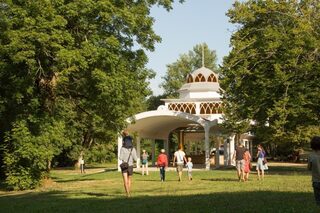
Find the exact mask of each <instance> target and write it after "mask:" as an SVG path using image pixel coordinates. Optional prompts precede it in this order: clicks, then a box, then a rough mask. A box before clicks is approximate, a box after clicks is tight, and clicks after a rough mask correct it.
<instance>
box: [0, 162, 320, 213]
mask: <svg viewBox="0 0 320 213" xmlns="http://www.w3.org/2000/svg"><path fill="white" fill-rule="evenodd" d="M269 167H270V168H269V172H268V174H267V176H266V177H265V180H264V181H258V180H256V174H255V173H252V174H251V177H250V179H251V180H250V181H249V182H244V183H242V182H238V181H237V178H236V172H235V170H234V169H228V170H222V169H221V170H211V171H194V172H193V180H192V181H188V180H187V177H186V173H184V180H183V181H182V182H178V181H177V175H176V173H175V172H174V171H169V172H167V173H166V174H167V181H166V182H164V183H161V182H160V181H159V174H158V172H150V175H149V176H141V175H140V174H139V173H135V174H134V176H133V186H132V197H131V198H126V197H125V196H124V189H123V185H122V178H121V174H120V173H118V172H117V171H114V170H112V169H108V168H107V169H106V170H105V169H104V168H101V167H100V168H92V169H89V170H87V174H83V175H82V174H79V173H78V171H75V170H62V169H61V170H54V171H52V180H51V181H50V180H49V181H47V182H46V183H45V185H44V186H43V187H41V188H39V189H37V190H32V191H24V192H5V191H0V208H1V210H0V211H1V212H46V213H49V212H164V213H165V212H175V213H178V212H320V208H317V207H316V205H315V202H314V198H313V191H312V187H311V181H310V179H311V178H310V174H309V172H308V171H306V169H305V165H302V166H301V165H289V164H284V165H280V164H270V166H269Z"/></svg>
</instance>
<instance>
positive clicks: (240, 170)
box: [232, 141, 246, 181]
mask: <svg viewBox="0 0 320 213" xmlns="http://www.w3.org/2000/svg"><path fill="white" fill-rule="evenodd" d="M245 151H246V148H245V147H244V143H243V141H241V142H240V143H239V146H238V147H237V148H236V151H235V153H234V154H233V157H232V159H233V160H235V161H236V168H237V175H238V179H239V181H244V165H245V160H244V159H243V154H244V153H245Z"/></svg>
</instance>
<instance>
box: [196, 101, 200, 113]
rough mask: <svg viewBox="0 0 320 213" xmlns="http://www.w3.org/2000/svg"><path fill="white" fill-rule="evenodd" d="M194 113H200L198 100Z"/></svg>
mask: <svg viewBox="0 0 320 213" xmlns="http://www.w3.org/2000/svg"><path fill="white" fill-rule="evenodd" d="M196 115H200V102H196Z"/></svg>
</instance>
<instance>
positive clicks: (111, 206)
mask: <svg viewBox="0 0 320 213" xmlns="http://www.w3.org/2000/svg"><path fill="white" fill-rule="evenodd" d="M69 193H70V192H69ZM76 193H77V192H74V193H72V194H71V195H70V194H68V192H62V191H55V192H44V193H41V192H40V193H30V194H24V195H10V196H6V197H5V196H2V197H0V206H1V211H2V212H46V213H50V212H77V213H79V212H108V213H109V212H130V213H134V212H139V213H141V212H319V208H318V207H316V205H315V202H314V198H313V195H312V193H305V192H273V191H255V192H233V193H227V192H219V193H211V194H195V195H179V196H139V197H135V196H134V194H133V197H131V198H125V197H124V196H123V195H109V194H104V193H90V192H88V193H81V192H78V194H76ZM110 197H112V198H110ZM251 204H254V205H251ZM257 207H260V208H259V209H257Z"/></svg>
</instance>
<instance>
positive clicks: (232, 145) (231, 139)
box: [229, 134, 235, 164]
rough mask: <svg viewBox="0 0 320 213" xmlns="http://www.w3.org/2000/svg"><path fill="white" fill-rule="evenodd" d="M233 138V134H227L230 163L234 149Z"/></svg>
mask: <svg viewBox="0 0 320 213" xmlns="http://www.w3.org/2000/svg"><path fill="white" fill-rule="evenodd" d="M234 138H235V135H234V134H233V135H231V136H229V141H230V142H229V148H230V151H229V159H230V164H231V160H232V157H233V154H234V151H235V144H234V143H235V142H234Z"/></svg>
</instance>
